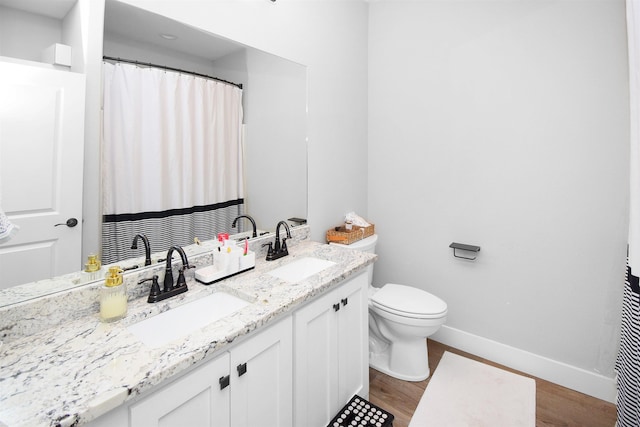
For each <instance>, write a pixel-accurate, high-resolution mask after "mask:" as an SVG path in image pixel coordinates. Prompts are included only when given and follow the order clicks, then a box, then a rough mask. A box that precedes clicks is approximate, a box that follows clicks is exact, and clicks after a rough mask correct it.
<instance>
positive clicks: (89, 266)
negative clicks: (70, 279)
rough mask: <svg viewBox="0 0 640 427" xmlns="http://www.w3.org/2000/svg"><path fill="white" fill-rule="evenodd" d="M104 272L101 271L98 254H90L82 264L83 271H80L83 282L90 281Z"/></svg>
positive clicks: (96, 278)
mask: <svg viewBox="0 0 640 427" xmlns="http://www.w3.org/2000/svg"><path fill="white" fill-rule="evenodd" d="M103 274H104V273H103V272H102V264H101V263H100V260H99V259H98V255H96V254H90V255H89V257H88V259H87V262H86V264H85V265H84V271H83V272H82V277H83V278H84V281H85V282H91V281H94V280H98V279H100V278H101V277H102V275H103Z"/></svg>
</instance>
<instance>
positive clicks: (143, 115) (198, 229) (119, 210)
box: [102, 62, 244, 263]
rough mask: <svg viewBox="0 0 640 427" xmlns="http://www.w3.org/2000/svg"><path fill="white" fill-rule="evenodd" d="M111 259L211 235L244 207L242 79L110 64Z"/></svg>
mask: <svg viewBox="0 0 640 427" xmlns="http://www.w3.org/2000/svg"><path fill="white" fill-rule="evenodd" d="M103 72H104V79H103V81H104V88H103V94H104V98H103V108H104V124H103V171H102V176H103V185H102V187H103V213H104V218H103V245H102V247H103V250H102V261H103V262H104V263H108V262H115V261H118V260H120V259H124V258H131V257H132V256H139V255H140V254H139V253H133V252H132V250H131V249H130V247H131V242H132V240H133V237H134V236H135V234H137V233H145V234H147V237H148V238H149V240H150V242H151V244H152V247H153V250H154V251H160V250H166V249H168V248H169V246H170V245H174V244H177V245H185V244H189V243H193V239H194V237H198V238H200V239H210V238H212V237H213V236H215V234H216V233H217V232H221V231H226V230H228V229H229V228H230V224H231V222H232V221H233V219H234V218H235V217H236V216H237V215H240V214H241V213H242V211H243V207H242V205H243V203H244V195H243V191H244V184H243V176H244V174H243V151H242V146H243V145H242V119H243V112H242V89H240V88H239V87H236V86H234V85H231V84H226V83H222V82H218V81H215V80H213V79H206V78H201V77H197V76H193V75H189V74H181V73H178V72H172V71H166V70H164V69H161V68H149V67H139V66H136V65H131V64H126V63H116V64H112V63H108V62H105V63H104V64H103Z"/></svg>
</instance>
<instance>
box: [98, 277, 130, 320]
mask: <svg viewBox="0 0 640 427" xmlns="http://www.w3.org/2000/svg"><path fill="white" fill-rule="evenodd" d="M126 315H127V287H126V285H125V284H124V280H123V278H122V269H121V268H120V267H118V266H114V267H110V268H109V273H108V274H107V278H106V279H105V281H104V286H103V287H102V289H100V320H102V321H103V322H115V321H116V320H120V319H122V318H123V317H124V316H126Z"/></svg>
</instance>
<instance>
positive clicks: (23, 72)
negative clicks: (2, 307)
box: [0, 61, 85, 289]
mask: <svg viewBox="0 0 640 427" xmlns="http://www.w3.org/2000/svg"><path fill="white" fill-rule="evenodd" d="M84 104H85V76H84V75H82V74H78V73H72V72H69V71H59V70H53V69H48V68H43V67H39V66H31V65H25V64H19V63H11V62H1V61H0V207H1V208H2V210H4V212H5V214H6V215H7V216H8V218H9V220H10V221H11V222H12V223H13V224H15V225H17V226H19V227H20V230H19V232H18V233H17V234H15V236H14V237H13V238H12V239H10V240H9V241H6V242H4V243H2V244H0V271H2V275H1V278H0V289H1V288H7V287H10V286H14V285H16V284H20V283H25V282H31V281H35V280H40V279H44V278H49V277H53V276H58V275H60V274H65V273H69V272H72V271H78V270H80V269H81V263H82V260H81V257H82V255H81V244H82V176H83V159H84ZM58 224H62V225H58ZM67 224H68V225H67ZM74 224H75V225H74Z"/></svg>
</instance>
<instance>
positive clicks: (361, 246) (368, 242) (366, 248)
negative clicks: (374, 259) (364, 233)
mask: <svg viewBox="0 0 640 427" xmlns="http://www.w3.org/2000/svg"><path fill="white" fill-rule="evenodd" d="M377 242H378V235H377V234H374V235H373V236H369V237H367V238H365V239H362V240H358V241H357V242H353V243H352V244H350V245H343V244H342V243H333V242H331V243H329V244H330V245H335V246H342V247H343V248H349V249H356V250H358V251H362V252H368V253H371V254H375V253H376V243H377Z"/></svg>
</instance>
